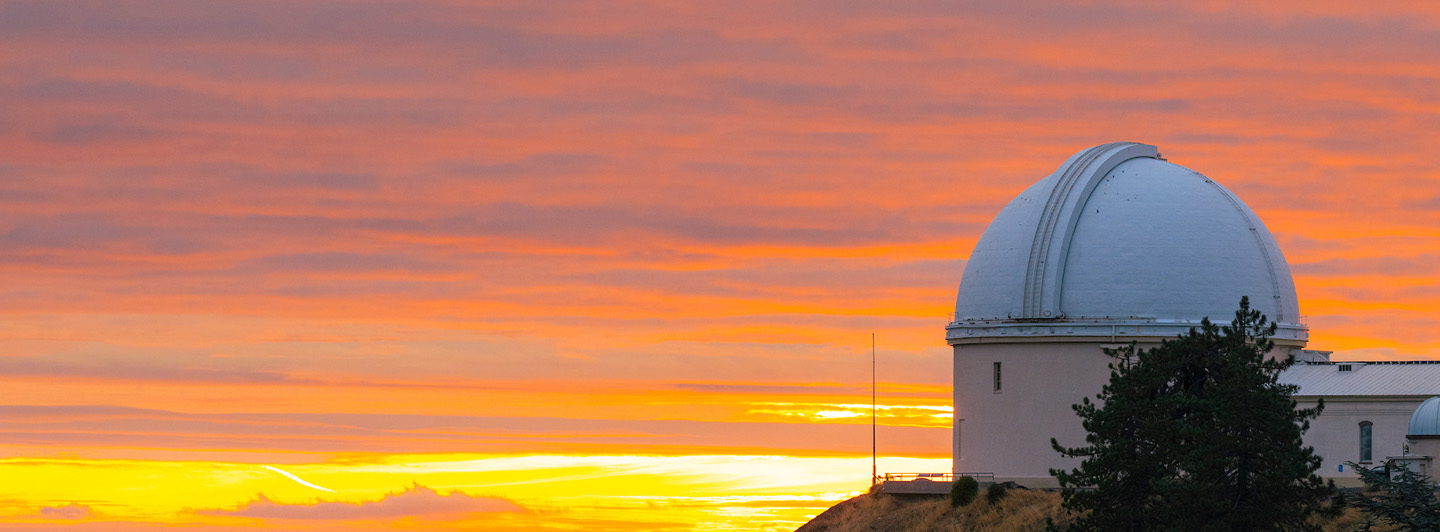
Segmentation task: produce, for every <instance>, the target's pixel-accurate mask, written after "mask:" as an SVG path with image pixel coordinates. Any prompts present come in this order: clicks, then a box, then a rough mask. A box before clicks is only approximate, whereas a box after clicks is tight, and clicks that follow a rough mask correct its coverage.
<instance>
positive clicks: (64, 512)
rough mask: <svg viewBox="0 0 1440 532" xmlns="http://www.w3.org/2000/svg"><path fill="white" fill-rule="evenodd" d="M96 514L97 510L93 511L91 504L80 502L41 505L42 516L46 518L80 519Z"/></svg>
mask: <svg viewBox="0 0 1440 532" xmlns="http://www.w3.org/2000/svg"><path fill="white" fill-rule="evenodd" d="M94 516H95V512H92V511H91V510H90V507H89V506H86V505H84V504H80V503H78V502H72V503H70V504H65V505H61V506H42V507H40V517H42V518H45V519H75V520H79V519H87V518H90V517H94Z"/></svg>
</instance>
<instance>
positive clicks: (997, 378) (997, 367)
mask: <svg viewBox="0 0 1440 532" xmlns="http://www.w3.org/2000/svg"><path fill="white" fill-rule="evenodd" d="M995 393H1000V363H999V362H996V363H995Z"/></svg>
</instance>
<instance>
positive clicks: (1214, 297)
mask: <svg viewBox="0 0 1440 532" xmlns="http://www.w3.org/2000/svg"><path fill="white" fill-rule="evenodd" d="M1242 296H1248V297H1249V298H1250V302H1251V307H1252V308H1254V309H1256V310H1259V311H1261V312H1263V313H1264V314H1265V315H1266V316H1267V317H1268V318H1269V319H1270V320H1271V321H1273V322H1275V323H1276V324H1277V325H1278V328H1279V329H1278V331H1277V333H1276V334H1275V336H1274V337H1273V338H1272V339H1273V340H1274V342H1275V351H1274V353H1275V354H1276V355H1280V356H1284V355H1285V354H1287V353H1290V354H1294V355H1296V358H1297V360H1300V361H1302V362H1300V363H1297V364H1296V365H1295V366H1294V367H1292V368H1291V369H1289V370H1287V371H1286V372H1285V373H1284V374H1282V375H1281V381H1282V382H1285V383H1289V384H1296V385H1298V386H1299V387H1300V390H1299V392H1298V393H1297V396H1296V399H1297V400H1298V401H1300V402H1301V403H1302V404H1301V406H1305V404H1307V403H1313V402H1315V401H1316V400H1318V399H1320V398H1322V397H1323V398H1324V399H1325V403H1326V409H1325V412H1324V414H1323V415H1322V416H1321V417H1320V418H1318V419H1316V420H1314V421H1313V422H1312V424H1311V425H1312V428H1311V430H1310V431H1309V432H1308V433H1307V434H1306V443H1307V444H1309V445H1313V446H1315V448H1316V452H1317V453H1318V454H1320V455H1321V456H1322V457H1323V458H1324V460H1325V462H1324V465H1323V466H1322V469H1321V474H1322V475H1325V476H1330V477H1336V478H1337V480H1339V481H1340V482H1341V483H1342V484H1346V483H1353V482H1354V477H1355V475H1354V473H1353V472H1352V471H1349V469H1350V468H1348V467H1345V466H1344V465H1343V463H1344V462H1347V461H1352V462H1358V463H1362V464H1363V463H1369V464H1371V465H1379V463H1383V462H1384V461H1386V460H1388V459H1391V458H1395V459H1398V460H1402V461H1406V462H1407V463H1409V464H1410V465H1411V467H1412V468H1414V469H1417V470H1419V469H1420V468H1424V469H1425V472H1426V473H1427V474H1430V473H1431V472H1432V471H1433V463H1432V458H1433V457H1434V456H1436V454H1437V453H1440V430H1437V429H1440V418H1437V419H1435V420H1433V421H1427V420H1429V419H1431V418H1430V417H1426V416H1432V417H1433V416H1440V398H1435V399H1429V398H1430V397H1432V396H1436V395H1440V364H1436V363H1432V362H1429V361H1416V362H1409V363H1405V362H1399V363H1397V362H1369V363H1367V362H1331V361H1330V360H1329V353H1328V352H1324V351H1309V350H1306V349H1305V347H1306V342H1307V340H1308V338H1309V330H1308V328H1307V327H1306V325H1305V320H1304V318H1303V317H1302V315H1301V314H1300V307H1299V302H1298V301H1297V300H1296V296H1295V283H1294V280H1293V279H1292V278H1291V275H1290V268H1289V266H1288V265H1287V264H1286V262H1285V256H1284V254H1283V253H1281V250H1280V247H1279V245H1278V244H1277V243H1276V242H1275V238H1274V237H1273V236H1271V234H1270V231H1269V230H1267V229H1266V228H1265V224H1264V223H1262V222H1261V221H1260V218H1259V217H1257V216H1256V215H1255V213H1254V212H1253V211H1251V210H1250V208H1249V207H1248V206H1246V205H1245V203H1244V202H1242V201H1240V198H1239V197H1237V196H1236V195H1235V194H1234V193H1232V192H1230V191H1229V190H1227V189H1226V188H1225V187H1223V186H1221V185H1220V184H1219V183H1217V182H1215V181H1214V180H1212V179H1210V178H1208V177H1206V176H1204V175H1201V174H1199V173H1197V172H1195V171H1193V170H1190V169H1188V168H1185V167H1183V166H1179V165H1176V164H1173V163H1170V162H1168V161H1167V160H1165V159H1164V158H1163V157H1161V154H1160V153H1159V151H1158V150H1157V149H1156V147H1154V146H1149V145H1145V144H1137V143H1130V142H1117V143H1110V144H1103V145H1100V146H1095V147H1093V148H1089V149H1086V150H1083V151H1081V152H1079V153H1077V154H1075V155H1073V156H1071V157H1070V158H1069V159H1068V160H1066V161H1065V162H1064V164H1062V165H1060V168H1059V169H1058V170H1056V171H1055V173H1053V174H1051V175H1049V176H1047V177H1045V178H1044V179H1041V180H1040V181H1038V182H1036V183H1035V184H1033V185H1031V186H1030V187H1029V188H1027V189H1026V190H1025V191H1024V192H1021V193H1020V195H1019V196H1017V197H1016V198H1015V199H1014V200H1012V201H1011V202H1010V203H1009V205H1007V206H1006V207H1005V208H1004V209H1003V210H1001V211H1000V214H998V215H997V216H996V217H995V219H994V220H993V221H992V222H991V223H990V225H989V227H987V228H986V229H985V233H984V235H983V236H981V238H980V240H979V242H978V243H977V244H976V245H975V250H974V252H973V253H972V254H971V255H970V258H969V260H968V262H967V263H966V265H965V273H964V276H963V277H962V279H961V282H960V290H959V295H958V297H957V299H956V303H955V315H954V319H953V321H952V322H950V324H949V325H948V326H947V327H946V340H947V342H948V343H949V344H950V345H951V346H953V348H954V362H955V365H954V374H955V375H954V379H955V380H954V394H955V416H954V418H955V421H954V426H953V430H954V443H953V453H954V454H953V456H954V466H953V467H954V472H955V473H957V474H958V473H965V472H990V473H994V474H995V476H996V479H997V480H1001V481H1003V480H1014V481H1017V482H1019V483H1021V484H1024V485H1028V486H1035V487H1039V486H1053V485H1055V480H1054V478H1052V477H1051V476H1050V474H1049V470H1050V469H1051V468H1072V467H1074V466H1075V465H1077V464H1078V461H1076V460H1074V459H1065V458H1062V457H1061V456H1060V455H1059V453H1057V452H1055V451H1054V450H1053V449H1052V448H1051V446H1050V439H1051V438H1052V437H1053V438H1057V439H1058V440H1059V441H1060V442H1061V443H1062V444H1064V445H1068V446H1077V445H1081V444H1083V443H1084V439H1085V431H1084V429H1083V428H1082V427H1081V425H1080V418H1079V417H1077V416H1076V414H1075V413H1074V411H1073V410H1072V409H1071V405H1073V404H1075V403H1078V402H1080V400H1081V398H1082V397H1091V398H1093V397H1094V396H1095V394H1097V393H1099V391H1100V388H1101V386H1102V385H1103V384H1104V383H1105V382H1106V381H1107V380H1108V379H1109V370H1108V368H1107V364H1108V363H1109V362H1110V361H1111V359H1110V358H1109V357H1108V356H1107V355H1105V354H1104V351H1103V348H1107V347H1120V346H1123V345H1127V344H1129V343H1130V342H1137V343H1138V344H1139V345H1140V347H1141V348H1145V347H1153V346H1155V345H1158V344H1159V343H1160V342H1161V341H1163V340H1165V339H1168V338H1173V337H1175V336H1177V335H1180V334H1184V333H1186V332H1188V331H1189V330H1190V329H1191V328H1192V327H1198V326H1199V325H1200V321H1201V319H1203V318H1206V317H1209V318H1210V319H1211V321H1214V322H1216V323H1228V322H1229V321H1230V319H1231V318H1232V317H1233V316H1234V313H1235V309H1236V307H1237V304H1238V303H1239V301H1240V298H1241V297H1242ZM1427 399H1428V400H1427ZM1422 402H1423V403H1424V404H1423V405H1422ZM1426 412H1433V414H1427V413H1426ZM1412 418H1414V419H1416V420H1419V421H1418V422H1417V421H1414V420H1412ZM1417 423H1418V425H1417ZM1427 423H1428V424H1427ZM1415 427H1419V430H1420V432H1414V431H1415V430H1416V429H1415ZM1426 431H1429V432H1426ZM1422 432H1424V433H1423V434H1422ZM1432 447H1433V449H1432ZM1407 449H1408V450H1407ZM1421 451H1424V452H1426V453H1428V454H1422V453H1421Z"/></svg>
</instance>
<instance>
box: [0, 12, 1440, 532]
mask: <svg viewBox="0 0 1440 532" xmlns="http://www.w3.org/2000/svg"><path fill="white" fill-rule="evenodd" d="M892 4H893V3H874V2H850V1H834V2H803V3H801V2H783V1H764V2H742V3H736V2H719V3H715V2H701V3H692V4H689V5H687V4H676V5H672V4H668V3H653V2H617V3H570V2H532V1H524V2H486V3H481V4H476V3H470V2H447V1H428V2H424V1H412V0H406V1H403V2H380V1H374V2H371V1H365V2H353V1H336V2H329V1H300V2H243V3H242V2H194V1H189V0H167V1H93V2H78V1H33V2H15V1H3V0H0V313H3V316H0V390H3V391H0V470H4V471H5V472H3V473H0V476H3V477H4V478H26V479H29V482H30V483H29V484H27V485H25V486H24V487H23V488H17V487H15V486H13V484H15V483H9V484H12V486H10V487H7V488H5V489H8V490H10V491H7V492H3V493H0V528H3V527H4V526H9V525H14V526H18V527H21V528H26V527H32V528H33V527H35V526H37V525H40V526H56V527H64V526H69V527H72V528H76V529H95V530H131V529H147V528H150V527H152V526H155V525H158V524H161V523H189V524H203V525H207V526H210V527H213V528H215V529H217V530H219V529H232V528H233V529H247V530H248V529H254V528H274V529H325V528H333V527H335V526H339V525H338V524H337V523H339V524H345V523H348V524H349V525H346V526H350V525H353V526H356V527H361V528H365V527H376V526H378V527H395V528H424V527H436V528H445V527H447V526H458V525H459V524H470V525H474V526H480V527H484V528H490V529H505V527H510V528H513V529H517V530H518V529H527V528H534V527H537V526H542V524H543V525H544V526H554V527H557V528H563V527H566V526H571V527H584V528H589V529H594V530H660V529H681V530H688V529H723V528H724V527H727V526H735V527H740V528H751V529H766V528H769V529H775V530H785V529H793V528H794V526H795V524H796V523H797V522H800V521H803V520H804V518H805V516H806V515H813V514H814V513H816V512H818V510H819V509H823V508H824V507H827V506H828V505H829V504H831V503H832V502H833V501H834V500H837V499H839V498H842V497H843V496H845V494H846V493H848V492H849V491H852V490H855V489H860V488H863V484H864V479H865V478H866V476H867V475H868V466H869V463H868V462H869V460H868V456H867V455H868V453H869V448H868V447H869V445H868V443H869V442H868V441H867V440H868V436H869V435H868V434H867V433H868V432H869V431H868V427H867V426H866V424H868V421H869V420H868V415H869V413H868V404H869V397H868V392H869V390H868V385H869V382H868V381H867V379H868V377H869V374H868V372H869V362H870V360H869V354H870V353H869V348H870V346H869V341H870V333H871V332H875V333H876V334H877V336H878V338H879V350H878V358H879V361H880V368H881V369H880V376H879V380H880V393H881V396H882V397H881V403H882V405H883V406H886V407H887V408H885V409H883V410H882V411H881V416H882V417H881V421H882V424H883V425H884V426H883V427H882V430H881V431H880V435H879V439H880V447H881V451H882V453H885V454H886V455H887V456H891V457H892V460H894V462H892V463H893V464H894V465H893V467H892V469H891V470H896V469H898V468H906V467H917V468H918V467H925V468H930V469H936V470H944V469H945V468H946V467H948V466H946V465H945V460H944V459H945V458H946V457H947V456H948V453H949V441H950V439H949V438H950V436H949V431H948V428H947V427H948V423H949V421H948V407H949V406H950V405H949V399H948V397H949V395H948V393H949V380H950V359H949V350H948V348H947V347H946V346H945V343H944V330H943V328H944V325H945V323H946V321H948V320H947V316H948V314H949V312H950V310H951V308H952V306H953V303H954V299H953V298H954V297H955V288H956V286H957V284H958V283H959V280H960V273H961V271H962V270H963V267H964V262H965V259H966V257H967V255H968V254H969V252H970V249H971V248H972V247H973V245H974V243H975V241H976V240H977V239H978V238H979V236H980V233H981V231H983V229H984V226H985V224H986V223H987V222H988V221H989V220H990V218H991V217H992V216H994V215H995V213H997V212H998V211H999V210H1000V208H1001V207H1002V206H1004V204H1005V203H1006V202H1007V201H1008V200H1009V199H1010V198H1012V197H1013V196H1014V195H1016V194H1018V193H1019V192H1020V191H1021V190H1022V189H1023V188H1024V187H1025V186H1027V185H1028V184H1030V183H1032V182H1034V181H1035V180H1037V179H1039V178H1041V177H1043V176H1044V175H1046V174H1048V173H1050V172H1051V171H1053V170H1054V168H1055V167H1057V166H1058V165H1059V164H1060V163H1061V162H1062V161H1063V160H1064V159H1065V158H1066V157H1067V156H1069V155H1070V154H1072V153H1074V152H1075V151H1078V150H1080V149H1082V148H1085V147H1087V146H1090V145H1094V144H1098V143H1102V142H1108V141H1114V140H1133V141H1140V142H1147V143H1151V144H1155V145H1158V146H1159V147H1160V149H1161V151H1162V153H1163V154H1164V155H1165V156H1166V157H1167V158H1168V159H1169V160H1171V161H1173V162H1176V163H1178V164H1181V165H1184V166H1187V167H1190V168H1193V169H1195V170H1197V171H1200V172H1202V173H1205V174H1206V175H1208V176H1210V177H1212V178H1215V179H1216V180H1218V181H1220V182H1221V183H1223V184H1225V186H1226V187H1228V188H1229V189H1231V190H1233V191H1235V192H1236V193H1237V194H1238V195H1239V196H1240V197H1241V198H1242V199H1244V200H1245V201H1246V202H1247V203H1248V204H1249V205H1250V206H1251V207H1252V208H1253V209H1254V210H1255V211H1256V212H1257V213H1258V214H1259V215H1260V216H1261V217H1262V218H1263V219H1264V220H1265V222H1266V224H1267V225H1268V226H1269V228H1270V230H1271V231H1272V232H1273V233H1274V234H1275V236H1276V238H1277V239H1278V241H1279V242H1280V245H1281V247H1282V249H1283V250H1284V251H1285V254H1286V258H1287V259H1288V261H1289V263H1290V265H1291V268H1292V270H1293V271H1294V274H1295V279H1296V285H1297V289H1298V291H1299V296H1300V303H1301V311H1302V313H1305V314H1307V315H1308V322H1309V325H1310V327H1311V331H1312V333H1311V337H1312V342H1311V347H1312V348H1316V349H1326V350H1334V351H1336V358H1337V359H1394V358H1440V336H1437V334H1436V333H1437V332H1440V312H1437V310H1436V309H1437V308H1440V275H1437V273H1440V266H1437V265H1440V252H1437V251H1436V250H1437V249H1440V150H1436V149H1435V146H1436V145H1437V144H1440V8H1437V7H1436V6H1435V5H1433V4H1431V3H1428V2H1412V3H1411V5H1404V3H1385V4H1375V3H1362V4H1357V3H1354V2H1329V3H1316V2H1308V1H1307V2H1264V3H1260V4H1261V5H1255V3H1252V2H1211V1H1196V2H1188V3H1187V2H1176V3H1167V4H1168V5H1165V6H1160V5H1156V4H1155V3H1152V2H1134V1H1114V2H1105V1H1099V2H1095V1H1079V2H1072V3H1050V4H1045V5H1039V4H1030V3H1017V2H1006V1H996V2H965V3H958V4H957V3H955V2H915V3H907V4H906V5H905V6H903V7H902V6H896V5H892ZM747 457H749V458H747ZM755 457H763V460H765V462H763V463H762V462H756V461H755V460H756V458H755ZM757 463H762V464H769V465H763V466H754V464H757ZM477 464H478V465H477ZM746 464H749V465H746ZM779 464H783V465H779ZM262 465H269V466H272V467H276V468H284V469H285V470H286V471H293V472H295V474H297V475H299V476H300V477H306V476H307V475H310V476H314V477H315V478H317V479H320V480H316V481H314V483H315V484H317V485H320V486H324V485H325V484H326V483H327V482H328V483H330V484H332V485H333V486H338V487H332V488H330V489H333V490H334V491H333V492H326V491H322V490H318V489H314V488H308V487H305V486H304V485H301V484H299V483H297V482H294V481H291V480H290V479H289V478H288V477H285V476H283V475H281V474H280V473H278V472H275V471H272V470H269V469H264V468H261V467H260V466H262ZM752 466H754V467H752ZM882 469H883V468H882ZM575 471H583V473H575ZM767 472H771V473H770V474H767ZM841 472H843V474H840V473H841ZM302 473H303V474H302ZM775 476H782V477H784V478H778V479H777V478H772V477H775ZM511 477H516V478H519V477H524V478H523V479H521V480H514V479H511ZM851 477H854V479H855V480H854V481H849V480H845V479H849V478H851ZM597 478H598V479H605V478H624V479H626V480H624V481H615V482H600V481H592V480H593V479H597ZM586 479H592V480H586ZM75 483H83V484H85V485H86V488H85V490H84V493H83V494H82V493H81V492H79V491H76V490H74V489H71V488H72V487H73V485H74V484H75ZM146 489H153V490H154V492H153V494H152V495H153V496H151V495H146V493H148V492H146V491H145V490H146ZM361 503H366V504H361ZM335 505H340V506H335Z"/></svg>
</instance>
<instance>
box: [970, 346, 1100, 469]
mask: <svg viewBox="0 0 1440 532" xmlns="http://www.w3.org/2000/svg"><path fill="white" fill-rule="evenodd" d="M1114 346H1116V344H1111V343H1093V342H1092V343H1003V344H1002V343H993V344H961V345H956V346H955V367H954V368H955V369H954V371H955V381H954V382H955V389H954V393H955V420H956V423H957V427H956V429H957V430H955V442H954V448H953V449H952V452H953V453H954V456H955V457H956V459H955V462H954V472H956V473H962V472H990V473H994V474H995V477H996V479H997V480H998V481H1001V482H1004V481H1006V480H1013V481H1016V482H1019V483H1021V484H1024V485H1026V486H1031V487H1045V486H1054V485H1056V483H1055V479H1054V478H1053V477H1051V476H1050V469H1051V468H1073V467H1075V466H1077V465H1078V464H1079V461H1078V460H1067V459H1063V458H1062V457H1061V456H1060V454H1059V453H1057V452H1055V451H1054V449H1052V448H1051V446H1050V438H1058V439H1059V440H1060V443H1061V445H1065V446H1068V447H1078V446H1081V445H1083V444H1084V443H1085V430H1084V428H1083V427H1082V426H1081V425H1080V418H1079V417H1078V416H1076V415H1075V411H1074V410H1072V409H1071V405H1073V404H1075V403H1078V402H1080V399H1081V398H1082V397H1091V398H1092V399H1093V398H1094V396H1095V394H1097V393H1099V392H1100V388H1101V386H1103V385H1104V384H1105V382H1107V381H1108V380H1109V378H1110V370H1109V369H1108V368H1107V364H1108V363H1109V362H1110V361H1111V358H1110V357H1108V356H1106V355H1105V353H1104V352H1103V351H1102V350H1101V348H1102V347H1114ZM995 362H1000V363H1001V368H1002V369H1001V374H1002V389H1001V391H1000V392H999V393H996V392H995V391H994V363H995Z"/></svg>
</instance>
